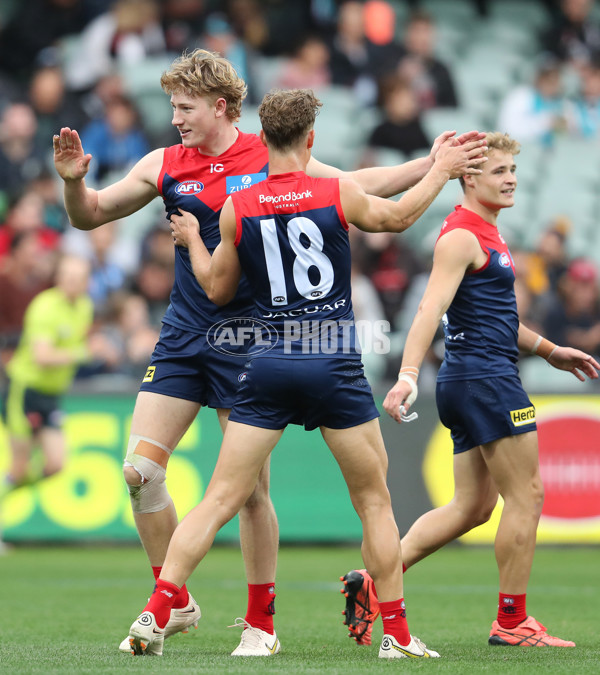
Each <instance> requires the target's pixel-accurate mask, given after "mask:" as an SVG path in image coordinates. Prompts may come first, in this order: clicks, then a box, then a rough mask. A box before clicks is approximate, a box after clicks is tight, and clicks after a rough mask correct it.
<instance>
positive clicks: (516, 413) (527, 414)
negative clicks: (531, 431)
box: [510, 405, 535, 427]
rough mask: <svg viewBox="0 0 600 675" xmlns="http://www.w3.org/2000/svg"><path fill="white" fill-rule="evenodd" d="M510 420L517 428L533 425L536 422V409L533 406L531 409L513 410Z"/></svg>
mask: <svg viewBox="0 0 600 675" xmlns="http://www.w3.org/2000/svg"><path fill="white" fill-rule="evenodd" d="M510 418H511V419H512V423H513V424H514V426H516V427H522V426H524V425H525V424H533V422H535V408H534V407H533V406H532V405H531V406H529V408H521V409H520V410H511V411H510Z"/></svg>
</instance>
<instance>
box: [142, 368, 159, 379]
mask: <svg viewBox="0 0 600 675" xmlns="http://www.w3.org/2000/svg"><path fill="white" fill-rule="evenodd" d="M155 372H156V366H148V370H147V371H146V374H145V375H144V379H143V380H142V382H152V380H153V379H154V373H155Z"/></svg>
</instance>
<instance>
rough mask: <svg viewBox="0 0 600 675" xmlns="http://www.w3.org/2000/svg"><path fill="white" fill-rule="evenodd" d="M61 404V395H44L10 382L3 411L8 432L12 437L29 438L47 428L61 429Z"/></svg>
mask: <svg viewBox="0 0 600 675" xmlns="http://www.w3.org/2000/svg"><path fill="white" fill-rule="evenodd" d="M60 403H61V396H59V395H56V394H44V393H43V392H41V391H37V390H36V389H30V388H29V387H26V386H24V385H22V384H21V383H19V382H13V381H12V380H9V381H8V387H7V391H6V396H5V399H4V410H3V417H4V423H5V424H6V428H7V429H8V432H9V433H10V435H11V436H17V437H19V438H28V437H29V436H31V434H35V433H37V432H38V431H40V430H42V429H45V428H51V429H60V428H61V425H62V421H63V413H62V410H61V409H60Z"/></svg>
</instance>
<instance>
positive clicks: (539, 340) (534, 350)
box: [531, 335, 544, 354]
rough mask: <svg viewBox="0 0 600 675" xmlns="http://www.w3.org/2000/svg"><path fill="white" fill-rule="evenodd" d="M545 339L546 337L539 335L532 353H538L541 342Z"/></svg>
mask: <svg viewBox="0 0 600 675" xmlns="http://www.w3.org/2000/svg"><path fill="white" fill-rule="evenodd" d="M543 339H544V338H543V337H542V336H541V335H538V336H537V339H536V341H535V342H534V344H533V347H532V348H531V353H532V354H537V350H538V347H539V346H540V344H541V342H542V340H543Z"/></svg>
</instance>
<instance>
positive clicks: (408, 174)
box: [306, 131, 485, 197]
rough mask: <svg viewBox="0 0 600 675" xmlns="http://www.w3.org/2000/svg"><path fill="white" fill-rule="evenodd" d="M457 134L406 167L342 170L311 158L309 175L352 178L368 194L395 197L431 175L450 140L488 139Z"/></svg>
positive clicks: (438, 140) (475, 134)
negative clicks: (437, 157) (436, 160)
mask: <svg viewBox="0 0 600 675" xmlns="http://www.w3.org/2000/svg"><path fill="white" fill-rule="evenodd" d="M455 134H456V132H455V131H445V132H444V133H443V134H440V135H439V136H438V137H437V138H436V139H435V141H434V143H433V146H432V148H431V152H430V153H429V155H427V157H420V158H419V159H413V160H411V161H410V162H405V163H404V164H398V165H396V166H378V167H368V168H365V169H357V170H356V171H342V170H341V169H337V168H335V167H333V166H329V165H328V164H323V163H322V162H319V161H318V160H316V159H315V158H314V157H311V158H310V160H309V162H308V166H307V168H306V173H307V174H308V175H309V176H313V177H314V178H350V179H351V180H354V181H356V182H357V183H358V184H359V185H360V186H361V187H362V189H363V190H364V191H365V192H366V193H367V194H370V195H376V196H378V197H393V196H394V195H397V194H400V193H401V192H404V191H405V190H408V188H410V187H412V186H413V185H416V184H417V183H418V182H419V181H420V180H421V179H422V178H423V177H424V176H425V175H426V174H427V172H428V171H429V170H430V169H431V167H432V166H433V164H434V162H435V158H436V156H437V153H438V151H439V149H440V147H441V146H442V145H443V144H444V143H445V142H446V141H448V140H449V139H452V142H453V143H454V144H456V145H462V144H464V143H468V142H471V141H474V140H482V139H483V138H485V134H484V133H481V132H479V131H469V132H467V133H465V134H461V135H460V136H455ZM478 166H479V165H478V164H474V165H473V167H472V169H473V170H472V169H471V167H468V168H467V170H466V171H465V173H480V171H479V170H478V168H477V167H478Z"/></svg>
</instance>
